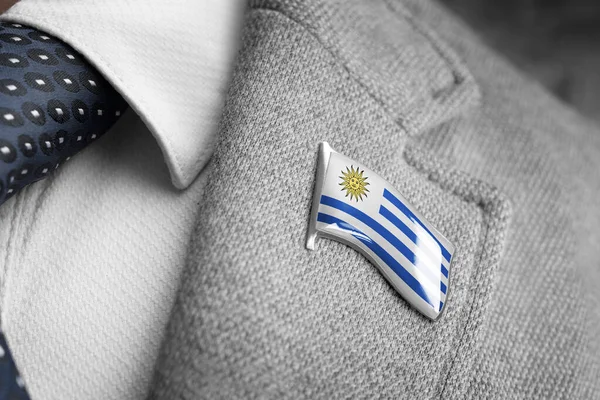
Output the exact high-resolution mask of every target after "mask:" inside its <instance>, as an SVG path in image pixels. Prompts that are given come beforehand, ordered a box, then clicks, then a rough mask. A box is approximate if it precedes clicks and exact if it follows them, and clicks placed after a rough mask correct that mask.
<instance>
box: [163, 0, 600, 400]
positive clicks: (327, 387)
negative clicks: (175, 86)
mask: <svg viewBox="0 0 600 400" xmlns="http://www.w3.org/2000/svg"><path fill="white" fill-rule="evenodd" d="M426 26H429V27H430V28H428V27H426ZM431 28H433V30H434V31H435V33H434V31H432V29H431ZM440 38H441V39H440ZM321 141H328V142H329V143H330V144H331V145H332V146H333V147H334V148H335V149H336V150H338V151H340V152H342V153H344V154H346V155H348V156H350V157H352V158H354V159H356V160H359V161H361V162H363V163H365V164H366V165H368V166H370V167H371V168H372V169H374V170H376V171H378V172H379V173H380V174H381V175H382V176H383V177H385V178H386V179H388V180H389V181H390V182H391V183H392V184H393V185H394V186H395V187H396V188H397V189H399V190H400V191H401V192H402V193H403V194H404V195H405V197H406V198H407V199H409V200H410V201H411V202H412V204H413V205H415V207H416V208H417V209H418V210H419V211H421V213H423V214H424V215H425V216H426V217H427V218H428V219H429V221H431V222H432V223H433V224H434V225H435V226H437V227H438V228H439V229H440V231H441V232H443V233H444V234H445V235H446V236H447V237H448V238H449V239H450V240H451V241H452V242H453V243H454V244H455V245H456V247H457V250H456V253H455V255H454V260H453V277H452V282H451V285H452V288H451V296H450V298H449V300H448V303H447V309H446V313H445V315H444V317H443V318H442V319H441V320H439V321H437V322H431V321H429V320H427V319H426V318H423V317H422V316H420V315H419V314H418V313H417V312H415V311H414V309H412V308H411V307H410V306H409V305H408V304H407V303H406V302H405V301H404V300H402V298H400V297H399V296H398V294H397V293H396V292H395V291H394V290H393V289H392V288H391V287H390V286H389V284H388V283H387V282H386V281H385V279H384V278H383V277H382V276H381V275H380V274H379V273H378V272H377V270H376V269H375V268H374V267H373V266H372V265H371V264H370V263H369V262H368V261H367V260H366V259H365V258H364V257H363V256H361V255H360V254H359V253H357V252H356V251H354V250H352V249H351V248H349V247H347V246H345V245H343V244H340V243H337V242H333V241H328V240H321V241H320V242H319V245H318V248H317V251H315V252H310V251H307V250H306V249H305V247H304V240H305V235H306V230H307V225H308V217H309V213H310V206H311V196H312V188H313V184H314V176H315V168H316V157H317V145H318V143H319V142H321ZM210 168H211V171H210V174H209V178H208V184H207V187H206V192H205V195H204V203H203V206H202V209H201V210H200V213H199V219H198V222H197V226H196V230H195V236H194V239H193V242H192V246H191V249H190V252H189V257H188V260H189V261H188V264H187V268H186V270H185V272H184V274H183V279H182V284H181V288H180V292H179V296H178V300H177V302H176V305H175V308H174V310H173V314H172V318H171V322H170V325H169V328H168V332H167V336H166V339H165V342H164V346H163V351H162V356H161V358H160V360H159V361H158V363H157V368H156V369H157V372H156V378H155V382H154V391H153V394H152V398H155V399H175V398H186V399H188V398H189V399H191V398H194V399H196V398H207V399H215V398H276V399H279V398H311V399H312V398H323V399H329V398H373V397H378V398H420V399H421V398H456V399H463V398H594V397H595V398H598V396H600V375H599V371H600V370H599V366H600V335H599V334H600V290H599V289H598V287H599V286H600V267H599V261H598V260H599V259H600V254H599V246H598V241H599V240H600V209H599V207H598V201H597V196H598V193H600V179H599V177H598V171H599V170H600V132H599V131H598V129H597V128H596V127H595V126H593V125H592V124H591V123H588V122H587V121H585V120H584V119H582V117H580V116H579V115H577V114H576V113H574V112H573V111H571V110H570V109H568V108H567V107H565V106H564V105H562V104H560V103H559V102H558V101H557V100H555V99H553V98H552V97H551V96H549V95H548V94H547V93H546V92H545V91H544V90H542V89H541V88H540V87H538V86H536V85H535V84H533V83H531V79H527V78H524V77H522V76H520V75H519V74H518V73H516V72H515V71H514V70H513V69H512V68H511V67H510V66H509V65H507V63H505V62H504V61H503V60H501V59H500V58H498V57H497V56H496V55H494V54H492V53H491V52H490V51H489V50H487V49H486V48H485V47H484V46H482V45H481V43H479V42H478V40H477V39H476V38H475V37H474V36H473V34H472V33H471V32H469V31H468V30H467V29H465V28H464V27H463V26H462V25H461V24H460V23H458V22H457V21H456V19H455V18H454V17H453V16H451V15H450V14H448V13H447V12H445V11H443V10H440V9H439V8H437V7H436V6H434V5H432V4H429V3H423V2H418V1H416V0H406V1H404V0H402V1H400V0H373V1H366V0H351V1H342V0H338V1H325V0H310V1H275V0H272V1H269V0H264V1H259V0H257V1H253V2H252V4H251V8H250V9H249V10H248V12H247V15H246V18H245V31H244V34H243V43H242V46H241V49H240V53H239V57H238V60H237V66H236V69H235V74H234V77H233V80H232V83H231V86H230V90H229V94H228V100H227V103H226V106H225V112H224V115H223V118H222V123H221V126H220V138H219V143H218V145H217V148H216V151H215V155H214V158H213V160H212V163H211V165H210Z"/></svg>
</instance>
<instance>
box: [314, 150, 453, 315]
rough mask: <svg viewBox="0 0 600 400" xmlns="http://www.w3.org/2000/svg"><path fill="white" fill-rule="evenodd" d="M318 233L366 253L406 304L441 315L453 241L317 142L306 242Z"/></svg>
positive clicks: (366, 172)
mask: <svg viewBox="0 0 600 400" xmlns="http://www.w3.org/2000/svg"><path fill="white" fill-rule="evenodd" d="M318 237H326V238H329V239H334V240H337V241H340V242H342V243H344V244H347V245H349V246H351V247H352V248H354V249H356V250H358V251H359V252H360V253H362V254H363V255H364V256H365V257H367V258H368V259H369V260H370V261H371V262H372V263H373V264H374V265H375V266H376V267H377V268H378V269H379V271H380V272H381V273H382V274H383V276H384V277H385V278H386V279H387V280H388V282H389V283H390V284H391V285H392V286H393V287H394V289H396V291H397V292H398V293H399V294H400V296H402V297H403V298H404V299H405V300H406V301H407V302H408V303H409V304H411V305H412V306H413V307H414V308H415V309H417V310H418V311H419V312H421V313H422V314H423V315H425V316H426V317H428V318H430V319H432V320H436V319H438V318H439V317H440V316H441V315H442V311H443V310H444V304H445V303H446V298H447V297H448V287H449V278H450V263H451V261H452V255H453V253H454V246H453V245H452V244H451V243H450V242H449V241H448V240H447V239H446V238H445V237H444V236H443V235H441V234H440V233H439V232H438V230H437V229H435V227H433V226H432V225H431V224H430V223H429V222H428V221H427V220H426V219H425V218H424V217H423V216H422V215H421V214H420V213H419V211H418V210H416V209H415V208H414V207H413V206H412V205H410V204H409V203H408V201H406V199H405V198H404V197H403V196H402V195H401V194H400V193H399V192H398V191H397V190H396V189H394V188H393V187H392V186H391V185H390V184H389V183H388V182H387V181H386V180H385V179H383V178H382V177H380V176H379V175H377V174H376V173H374V172H373V171H371V170H370V169H369V168H367V167H365V166H364V165H362V164H361V163H358V162H356V161H354V160H351V159H350V158H348V157H346V156H344V155H342V154H340V153H337V152H336V151H334V150H333V149H332V148H331V147H330V146H329V144H327V143H326V142H322V143H321V144H320V145H319V160H318V168H317V176H316V182H315V189H314V194H313V204H312V211H311V216H310V222H309V228H308V236H307V241H306V247H307V248H308V249H310V250H314V249H315V241H316V239H317V238H318Z"/></svg>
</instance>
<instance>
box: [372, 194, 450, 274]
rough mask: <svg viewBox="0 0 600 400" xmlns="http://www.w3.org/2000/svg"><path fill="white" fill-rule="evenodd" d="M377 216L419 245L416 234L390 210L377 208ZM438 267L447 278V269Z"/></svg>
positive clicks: (381, 207)
mask: <svg viewBox="0 0 600 400" xmlns="http://www.w3.org/2000/svg"><path fill="white" fill-rule="evenodd" d="M379 214H381V215H382V216H383V217H385V218H387V220H388V221H390V222H391V223H392V224H394V226H395V227H396V228H398V229H400V230H401V231H402V232H404V234H405V235H406V236H407V237H408V238H409V239H410V240H412V242H413V243H414V244H416V245H417V246H418V245H419V244H418V243H417V240H418V239H417V235H416V233H414V232H413V231H412V230H410V228H409V227H408V226H406V224H405V223H404V222H402V221H401V220H400V219H399V218H398V217H396V216H395V215H394V214H393V213H392V212H391V211H390V210H388V209H387V208H385V207H384V206H379ZM433 262H435V261H433ZM440 266H441V267H442V274H444V276H445V277H446V278H447V277H448V268H446V267H444V264H440Z"/></svg>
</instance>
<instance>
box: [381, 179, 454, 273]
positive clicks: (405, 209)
mask: <svg viewBox="0 0 600 400" xmlns="http://www.w3.org/2000/svg"><path fill="white" fill-rule="evenodd" d="M383 197H385V198H386V199H388V200H389V201H390V203H392V204H393V205H395V206H396V207H398V209H399V210H400V211H402V212H403V213H404V215H406V216H407V217H408V218H410V219H411V220H413V221H414V222H415V223H417V224H419V225H421V227H422V228H423V229H425V231H426V232H427V233H429V234H430V235H431V237H432V238H433V240H435V241H436V242H437V244H439V245H440V248H441V249H442V255H443V256H444V258H445V259H446V260H447V261H448V262H450V258H451V255H450V252H449V251H448V250H446V248H445V247H444V245H443V244H442V243H441V242H440V241H439V240H438V238H437V237H435V235H434V234H433V233H431V231H430V230H429V229H428V228H427V227H426V226H425V224H423V222H421V220H420V219H419V218H417V216H416V215H415V214H414V213H413V212H412V211H410V209H409V208H408V207H406V206H405V205H404V203H402V202H401V201H400V199H398V198H397V197H396V196H394V195H393V194H392V193H391V192H390V191H389V190H387V189H384V190H383ZM446 276H447V275H446Z"/></svg>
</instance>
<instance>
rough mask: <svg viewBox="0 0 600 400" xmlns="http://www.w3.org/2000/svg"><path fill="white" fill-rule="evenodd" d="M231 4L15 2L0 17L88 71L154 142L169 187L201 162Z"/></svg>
mask: <svg viewBox="0 0 600 400" xmlns="http://www.w3.org/2000/svg"><path fill="white" fill-rule="evenodd" d="M242 4H243V2H240V1H239V0H204V1H196V0H169V1H164V0H163V1H161V0H118V1H116V0H105V1H97V2H94V1H85V2H84V1H80V0H60V1H46V0H22V1H20V2H19V3H18V4H17V5H15V6H14V7H12V8H11V9H10V10H9V11H8V12H7V13H5V14H4V15H3V16H2V19H7V20H11V21H16V22H21V23H24V24H27V25H31V26H35V27H37V28H38V29H40V30H43V31H46V32H48V33H50V34H53V35H55V36H56V37H58V38H60V39H62V40H63V41H64V42H66V43H68V44H70V45H71V46H73V47H74V48H75V49H76V50H78V51H79V52H80V53H81V54H83V55H84V56H85V57H86V58H87V59H88V60H90V61H91V62H92V64H94V65H95V66H96V68H97V69H98V70H99V71H100V72H101V73H102V74H103V75H104V77H105V78H106V79H107V80H108V81H110V82H111V83H112V84H113V86H114V87H115V88H116V89H117V90H119V91H120V92H121V94H122V95H123V96H124V97H125V98H126V99H127V101H128V103H129V105H130V106H131V107H132V108H133V109H134V110H135V111H136V112H137V113H138V115H139V116H140V117H141V118H142V119H143V120H144V122H145V123H146V125H147V126H148V128H149V129H150V130H151V131H152V133H153V135H154V137H155V138H156V140H157V141H158V143H159V145H160V147H161V149H162V152H163V155H164V158H165V161H166V162H167V165H168V167H169V171H170V173H171V179H172V181H173V184H174V185H175V186H176V187H178V188H185V187H187V186H188V185H189V184H190V183H191V182H192V181H193V180H194V178H195V177H196V176H197V174H198V173H199V172H200V170H201V169H202V168H203V167H204V165H205V164H206V163H207V162H208V160H209V158H210V156H211V154H212V148H213V143H214V135H215V134H216V125H217V123H218V119H219V117H220V114H221V105H222V102H223V98H224V94H225V90H226V86H227V83H228V78H229V73H230V67H231V64H232V61H233V57H234V53H235V50H236V43H235V42H236V39H237V36H238V35H237V33H238V32H237V31H238V29H237V28H238V27H239V26H240V15H241V13H242V6H241V5H242Z"/></svg>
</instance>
